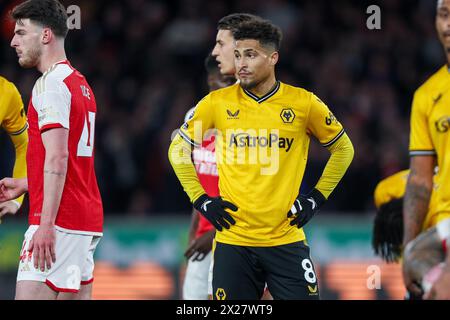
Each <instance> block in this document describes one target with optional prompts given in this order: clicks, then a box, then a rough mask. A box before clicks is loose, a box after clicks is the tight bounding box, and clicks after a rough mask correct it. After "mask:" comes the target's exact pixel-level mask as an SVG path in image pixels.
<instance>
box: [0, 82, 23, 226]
mask: <svg viewBox="0 0 450 320" xmlns="http://www.w3.org/2000/svg"><path fill="white" fill-rule="evenodd" d="M0 127H2V128H3V129H4V130H5V131H6V132H7V133H8V135H9V136H10V138H11V141H12V143H13V145H14V149H15V155H16V157H15V162H14V169H13V177H14V178H17V179H20V178H25V177H26V176H27V163H26V154H27V146H28V131H27V128H28V124H27V118H26V115H25V110H24V108H23V102H22V98H21V97H20V93H19V91H18V90H17V88H16V86H15V85H14V84H13V83H11V82H9V81H8V80H6V79H5V78H3V77H1V76H0ZM22 202H23V195H21V196H20V197H18V198H17V199H14V200H8V201H5V202H0V222H1V218H2V217H3V216H4V215H5V214H8V213H9V214H15V213H16V212H17V211H18V210H19V208H20V206H21V205H22Z"/></svg>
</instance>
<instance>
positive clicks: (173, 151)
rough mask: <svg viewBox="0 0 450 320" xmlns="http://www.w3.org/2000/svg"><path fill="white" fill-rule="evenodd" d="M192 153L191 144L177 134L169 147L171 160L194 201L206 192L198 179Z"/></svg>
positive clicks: (184, 187) (182, 183)
mask: <svg viewBox="0 0 450 320" xmlns="http://www.w3.org/2000/svg"><path fill="white" fill-rule="evenodd" d="M191 154H192V147H191V145H190V144H189V143H188V142H186V141H185V140H184V139H183V138H182V137H180V135H177V136H176V137H175V139H173V141H172V143H171V144H170V147H169V161H170V164H171V165H172V168H173V170H174V171H175V174H176V175H177V177H178V180H180V183H181V185H182V186H183V189H184V191H185V192H186V193H187V195H188V196H189V199H190V200H191V202H192V203H194V202H195V200H197V199H198V198H200V196H201V195H202V194H205V193H206V192H205V190H204V189H203V187H202V185H201V184H200V181H199V179H198V176H197V172H196V171H195V167H194V164H193V163H192V156H191Z"/></svg>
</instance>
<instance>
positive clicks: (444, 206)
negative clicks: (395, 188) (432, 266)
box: [403, 0, 450, 294]
mask: <svg viewBox="0 0 450 320" xmlns="http://www.w3.org/2000/svg"><path fill="white" fill-rule="evenodd" d="M435 22H436V29H437V33H438V35H439V39H440V41H441V43H442V45H443V47H444V50H445V54H446V57H447V63H448V64H446V65H444V66H443V67H442V68H441V69H440V70H439V71H438V72H436V73H435V74H434V75H433V76H432V77H431V78H429V79H428V80H427V81H426V82H425V83H424V84H423V85H422V86H421V87H420V88H419V89H417V90H416V92H415V94H414V100H413V104H412V111H411V133H410V142H409V143H410V146H409V150H410V156H411V160H410V170H411V172H410V174H409V178H408V182H407V187H406V193H405V199H404V204H403V216H404V228H403V229H404V236H403V247H406V245H407V244H408V242H409V241H411V240H412V239H414V238H415V237H416V236H417V235H418V234H419V233H420V231H421V229H422V226H423V222H424V220H425V217H426V215H427V212H428V209H429V202H430V197H431V191H432V186H433V173H434V168H435V166H436V164H437V166H438V167H439V172H438V174H437V177H436V184H437V188H438V192H437V196H436V200H435V201H436V205H435V206H433V207H434V209H433V211H434V212H432V214H433V215H435V216H436V218H435V219H436V221H437V222H439V221H441V220H443V219H445V218H447V217H448V216H449V213H450V188H448V186H445V187H444V183H446V184H448V181H450V153H449V152H448V150H449V149H450V130H449V129H450V110H449V109H448V105H449V104H450V73H449V64H450V0H439V1H437V14H436V21H435ZM440 184H442V187H440V186H439V185H440ZM405 285H406V287H407V288H408V290H409V291H410V292H413V293H416V294H420V293H421V291H420V288H419V287H418V286H417V285H415V284H414V283H411V282H410V281H408V278H407V277H406V275H405Z"/></svg>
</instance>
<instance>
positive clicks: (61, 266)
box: [17, 225, 101, 293]
mask: <svg viewBox="0 0 450 320" xmlns="http://www.w3.org/2000/svg"><path fill="white" fill-rule="evenodd" d="M37 228H38V226H37V225H31V226H30V227H29V228H28V230H27V232H25V240H24V242H23V245H22V249H21V250H20V261H19V271H18V273H17V281H24V280H31V281H40V282H45V283H46V284H47V285H48V286H49V287H50V288H51V289H53V290H54V291H57V292H72V293H77V292H78V291H79V290H80V285H86V284H89V283H91V282H92V281H94V275H93V272H94V252H95V248H96V247H97V244H98V243H99V241H100V239H101V237H100V236H92V235H81V234H74V233H66V232H63V231H60V230H58V229H56V231H55V232H56V242H55V255H56V261H55V263H53V264H52V266H51V268H50V270H47V269H45V271H44V272H42V271H41V270H40V269H35V268H34V263H33V253H32V252H29V251H28V247H29V245H30V241H31V239H32V237H33V234H34V233H35V232H36V230H37Z"/></svg>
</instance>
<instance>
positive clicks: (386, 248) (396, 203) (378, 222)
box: [372, 198, 403, 263]
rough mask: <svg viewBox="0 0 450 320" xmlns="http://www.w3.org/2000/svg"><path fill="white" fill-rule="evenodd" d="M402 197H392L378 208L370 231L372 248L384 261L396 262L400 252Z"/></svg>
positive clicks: (401, 240) (401, 241) (401, 239)
mask: <svg viewBox="0 0 450 320" xmlns="http://www.w3.org/2000/svg"><path fill="white" fill-rule="evenodd" d="M402 243H403V198H399V199H393V200H391V201H389V202H387V203H385V204H383V205H382V206H380V208H379V209H378V212H377V213H376V216H375V221H374V224H373V232H372V248H373V250H374V252H375V254H376V255H379V256H380V257H381V258H382V259H383V260H384V261H386V262H388V263H389V262H397V261H398V260H399V259H400V257H401V254H402Z"/></svg>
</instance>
